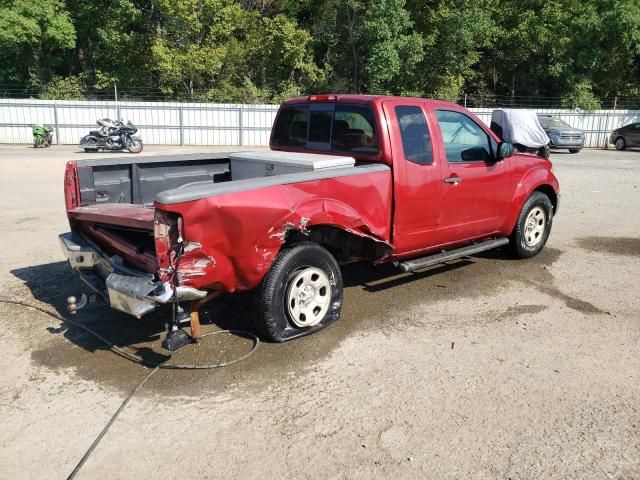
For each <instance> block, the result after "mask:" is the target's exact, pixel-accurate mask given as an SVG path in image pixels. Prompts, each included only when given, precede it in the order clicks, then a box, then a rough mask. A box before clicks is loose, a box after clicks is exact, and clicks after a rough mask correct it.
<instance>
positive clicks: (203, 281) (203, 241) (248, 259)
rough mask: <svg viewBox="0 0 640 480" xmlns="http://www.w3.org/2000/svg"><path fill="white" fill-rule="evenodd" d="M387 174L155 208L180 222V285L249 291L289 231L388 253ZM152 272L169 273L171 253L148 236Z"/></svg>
mask: <svg viewBox="0 0 640 480" xmlns="http://www.w3.org/2000/svg"><path fill="white" fill-rule="evenodd" d="M391 195H392V179H391V172H390V171H388V170H386V171H376V172H367V173H363V174H361V175H350V176H345V177H337V178H323V179H319V180H314V181H308V182H301V183H290V184H284V185H274V186H269V187H265V188H260V189H256V190H249V191H238V192H233V193H228V194H224V195H217V196H212V197H207V198H201V199H198V200H193V201H188V202H183V203H177V204H159V203H156V205H155V207H156V209H157V210H158V211H159V212H165V214H167V213H168V212H173V213H175V214H178V215H180V216H181V218H182V224H183V225H184V231H183V232H182V236H183V237H184V242H185V244H184V249H183V256H182V257H181V259H180V266H179V268H178V272H179V278H180V281H181V285H185V286H191V287H194V288H198V289H205V288H214V287H222V288H223V289H224V290H225V291H228V292H234V291H246V290H250V289H253V288H255V287H256V286H257V285H258V284H259V283H260V281H261V280H262V278H263V277H264V275H265V274H266V272H267V271H268V270H269V268H271V265H272V264H273V261H274V260H275V258H276V257H277V255H278V252H279V251H280V248H281V247H282V244H283V243H284V242H285V241H286V239H287V237H288V235H289V234H291V233H292V232H300V234H302V235H305V234H308V233H309V231H310V230H311V229H312V228H314V227H318V226H332V227H337V228H340V229H343V230H345V231H348V232H350V233H352V234H354V235H358V236H361V237H363V238H368V239H371V240H373V241H375V242H379V243H383V244H385V245H386V246H390V243H389V242H390V235H391V225H390V221H391V203H392V198H391ZM156 255H157V257H158V261H159V266H160V272H161V273H162V274H163V275H164V276H165V277H166V276H167V275H168V274H169V270H168V268H169V265H170V264H171V260H172V258H171V253H170V251H169V250H168V249H167V245H166V242H165V240H163V239H162V238H158V237H157V236H156Z"/></svg>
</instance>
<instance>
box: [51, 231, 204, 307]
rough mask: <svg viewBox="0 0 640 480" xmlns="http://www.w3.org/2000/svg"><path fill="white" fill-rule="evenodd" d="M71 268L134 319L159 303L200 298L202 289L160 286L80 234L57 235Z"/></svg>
mask: <svg viewBox="0 0 640 480" xmlns="http://www.w3.org/2000/svg"><path fill="white" fill-rule="evenodd" d="M58 239H59V241H60V246H61V247H62V252H63V253H64V254H65V255H66V257H67V260H68V261H69V265H70V266H71V269H72V270H73V271H75V272H77V273H78V274H79V275H80V278H81V279H82V281H83V282H84V283H85V284H86V285H87V286H88V287H89V288H91V289H92V290H93V291H94V292H95V293H97V294H99V295H100V296H102V298H103V299H104V300H105V301H106V302H107V303H108V304H109V305H110V306H111V307H112V308H114V309H116V310H120V311H121V312H125V313H128V314H129V315H132V316H134V317H136V318H140V317H142V316H143V315H145V314H147V313H149V312H152V311H153V310H155V309H156V307H157V306H158V305H160V304H166V303H171V302H173V301H175V300H176V299H177V300H178V301H192V300H199V299H201V298H204V297H205V296H206V295H207V291H206V290H198V289H195V288H192V287H184V286H178V287H177V288H174V287H173V286H172V285H170V284H169V283H162V282H160V281H158V280H156V279H155V277H154V276H153V275H151V274H148V273H144V272H140V271H138V270H134V269H132V268H130V267H128V266H126V265H125V264H124V262H123V261H122V259H121V258H120V257H118V256H117V255H114V256H112V257H109V256H108V255H106V254H105V253H104V252H102V251H101V250H100V249H99V248H98V247H97V246H95V245H93V244H92V243H90V242H89V241H87V240H86V239H85V238H84V237H82V236H81V235H78V234H75V233H71V232H69V233H64V234H62V235H59V236H58Z"/></svg>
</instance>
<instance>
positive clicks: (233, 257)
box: [60, 95, 560, 341]
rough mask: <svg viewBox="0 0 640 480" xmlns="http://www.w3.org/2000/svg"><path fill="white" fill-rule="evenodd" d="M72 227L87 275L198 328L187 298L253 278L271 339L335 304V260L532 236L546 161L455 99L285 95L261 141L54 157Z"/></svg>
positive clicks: (516, 247)
mask: <svg viewBox="0 0 640 480" xmlns="http://www.w3.org/2000/svg"><path fill="white" fill-rule="evenodd" d="M64 184H65V198H66V207H67V215H68V217H69V222H70V225H71V232H70V233H67V234H63V235H61V236H60V241H61V244H62V247H63V250H64V252H65V254H66V255H67V257H68V259H69V262H70V264H71V266H72V268H73V269H74V270H76V271H77V272H78V273H80V275H81V277H82V279H83V280H84V281H85V283H86V284H87V285H88V286H90V288H91V289H92V290H93V291H94V292H95V293H97V294H99V295H100V296H102V297H103V298H104V299H105V301H107V302H108V303H109V304H110V305H111V306H112V307H113V308H116V309H119V310H122V311H125V312H127V313H129V314H132V315H134V316H136V317H140V316H142V315H144V314H145V313H147V312H150V311H151V310H154V309H155V308H156V307H157V306H158V305H159V304H172V305H174V308H175V309H177V313H178V315H177V317H178V318H177V320H175V322H174V323H173V324H172V322H169V324H170V325H169V331H168V333H169V334H172V333H173V332H175V331H177V330H178V328H179V322H180V320H181V319H183V320H185V321H189V320H190V321H191V323H192V324H191V328H192V332H193V333H194V336H197V335H198V334H199V323H198V322H199V319H198V308H199V307H200V306H201V305H202V303H203V302H206V301H209V300H211V299H212V298H214V297H215V296H217V295H218V294H220V293H221V292H240V291H254V292H255V295H254V297H255V298H256V307H255V312H256V318H257V322H256V327H257V328H258V330H259V331H260V332H261V333H262V335H264V336H265V337H267V338H269V339H272V340H275V341H285V340H289V339H292V338H295V337H298V336H301V335H305V334H309V333H312V332H315V331H317V330H319V329H321V328H323V327H325V326H327V325H329V324H331V323H332V322H334V321H336V320H337V319H338V318H339V316H340V310H341V308H342V302H343V284H342V277H341V273H340V266H339V265H340V264H344V263H347V262H352V261H360V260H366V261H370V262H374V263H383V262H394V264H395V265H396V266H397V267H398V269H400V270H402V271H405V272H409V271H415V270H418V269H422V268H426V267H428V266H430V265H434V264H438V263H443V262H446V261H449V260H452V259H455V258H460V257H463V256H468V255H473V254H476V253H479V252H482V251H485V250H488V249H491V248H496V247H500V246H504V245H509V246H510V249H511V251H512V252H513V253H514V254H515V256H517V257H521V258H524V257H531V256H533V255H536V254H537V253H538V252H539V251H540V250H541V249H542V248H543V247H544V245H545V242H546V241H547V238H548V236H549V232H550V230H551V224H552V220H553V216H554V215H555V214H556V213H557V211H558V203H559V198H560V195H559V186H558V180H557V179H556V177H555V176H554V174H553V169H552V165H551V162H550V161H549V160H547V159H544V158H540V157H537V156H534V155H529V154H516V153H514V150H513V146H512V145H510V144H508V143H506V142H502V141H501V139H500V138H499V137H498V136H497V135H496V134H495V133H494V132H492V131H491V130H490V129H488V128H487V127H486V126H485V125H484V124H483V123H482V122H481V121H480V120H479V119H478V118H477V117H475V116H474V115H473V114H472V113H470V112H469V111H468V110H466V109H464V108H462V107H460V106H458V105H455V104H452V103H447V102H442V101H436V100H427V99H418V98H401V97H385V96H365V95H312V96H308V97H301V98H295V99H291V100H288V101H286V102H285V103H284V104H283V105H282V106H281V107H280V109H279V111H278V114H277V117H276V120H275V123H274V127H273V129H272V134H271V141H270V150H269V151H266V150H265V151H263V152H262V153H261V152H253V153H246V154H236V155H233V154H232V155H229V154H225V155H212V154H201V155H182V156H163V157H143V158H136V159H135V160H134V161H128V160H126V161H121V160H119V159H105V160H81V161H71V162H69V163H68V164H67V167H66V172H65V182H64Z"/></svg>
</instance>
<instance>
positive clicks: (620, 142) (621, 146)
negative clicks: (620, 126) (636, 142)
mask: <svg viewBox="0 0 640 480" xmlns="http://www.w3.org/2000/svg"><path fill="white" fill-rule="evenodd" d="M615 146H616V150H619V151H621V150H624V149H625V148H627V142H625V140H624V138H622V137H618V138H616V141H615Z"/></svg>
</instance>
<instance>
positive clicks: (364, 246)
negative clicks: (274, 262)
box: [285, 225, 391, 262]
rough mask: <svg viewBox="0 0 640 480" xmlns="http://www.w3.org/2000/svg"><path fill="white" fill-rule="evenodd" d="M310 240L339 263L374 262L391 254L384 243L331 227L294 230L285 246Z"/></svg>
mask: <svg viewBox="0 0 640 480" xmlns="http://www.w3.org/2000/svg"><path fill="white" fill-rule="evenodd" d="M310 240H311V241H313V242H316V243H318V244H320V245H322V246H323V247H325V248H326V249H327V250H329V251H330V252H331V254H332V255H333V256H334V257H335V258H336V260H337V261H338V262H351V261H358V260H368V261H373V260H377V259H379V258H382V257H384V256H386V255H388V254H389V253H390V252H391V247H389V246H388V245H387V244H385V243H384V242H382V241H376V240H374V239H372V238H367V237H363V236H360V235H356V234H355V233H351V232H348V231H346V230H343V229H341V228H338V227H334V226H330V225H318V226H314V227H309V228H308V229H307V230H306V231H304V232H302V231H300V230H292V231H290V232H289V233H288V234H287V236H286V241H285V245H292V244H295V243H299V242H303V241H310Z"/></svg>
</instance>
